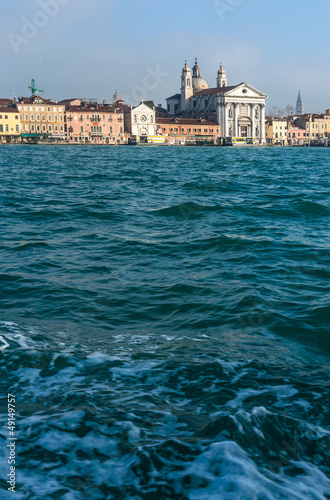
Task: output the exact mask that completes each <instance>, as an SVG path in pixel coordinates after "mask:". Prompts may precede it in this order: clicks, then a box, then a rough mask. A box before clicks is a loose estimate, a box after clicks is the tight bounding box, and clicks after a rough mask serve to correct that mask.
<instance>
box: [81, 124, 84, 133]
mask: <svg viewBox="0 0 330 500" xmlns="http://www.w3.org/2000/svg"><path fill="white" fill-rule="evenodd" d="M80 133H81V134H83V133H84V127H83V126H81V127H80Z"/></svg>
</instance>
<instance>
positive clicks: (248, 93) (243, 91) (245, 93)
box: [226, 82, 268, 99]
mask: <svg viewBox="0 0 330 500" xmlns="http://www.w3.org/2000/svg"><path fill="white" fill-rule="evenodd" d="M226 96H230V97H243V98H246V97H248V98H250V97H259V98H262V99H267V97H268V95H266V94H264V93H263V92H261V91H260V90H258V89H256V88H254V87H252V85H250V84H248V83H245V82H243V83H240V84H239V85H237V87H235V88H234V89H232V90H229V91H228V92H226Z"/></svg>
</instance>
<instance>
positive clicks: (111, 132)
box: [110, 127, 113, 135]
mask: <svg viewBox="0 0 330 500" xmlns="http://www.w3.org/2000/svg"><path fill="white" fill-rule="evenodd" d="M112 134H113V131H112V127H110V135H112Z"/></svg>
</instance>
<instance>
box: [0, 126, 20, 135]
mask: <svg viewBox="0 0 330 500" xmlns="http://www.w3.org/2000/svg"><path fill="white" fill-rule="evenodd" d="M4 132H9V125H5V128H3V125H0V134H1V133H4ZM15 132H16V133H19V126H18V125H16V127H15Z"/></svg>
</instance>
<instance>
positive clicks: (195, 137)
mask: <svg viewBox="0 0 330 500" xmlns="http://www.w3.org/2000/svg"><path fill="white" fill-rule="evenodd" d="M156 134H157V135H163V136H165V140H166V142H167V143H169V144H200V143H203V144H216V143H217V140H218V137H219V125H218V124H217V123H216V122H212V121H208V120H204V119H199V120H198V119H194V118H185V117H173V118H162V117H156Z"/></svg>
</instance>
